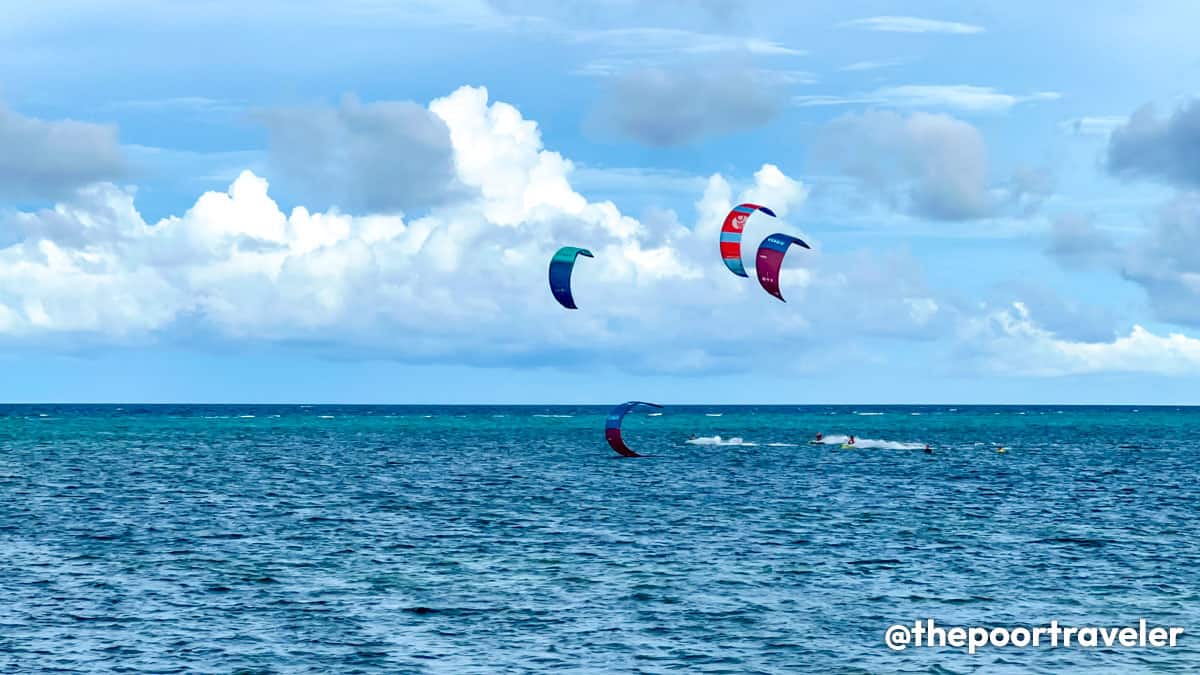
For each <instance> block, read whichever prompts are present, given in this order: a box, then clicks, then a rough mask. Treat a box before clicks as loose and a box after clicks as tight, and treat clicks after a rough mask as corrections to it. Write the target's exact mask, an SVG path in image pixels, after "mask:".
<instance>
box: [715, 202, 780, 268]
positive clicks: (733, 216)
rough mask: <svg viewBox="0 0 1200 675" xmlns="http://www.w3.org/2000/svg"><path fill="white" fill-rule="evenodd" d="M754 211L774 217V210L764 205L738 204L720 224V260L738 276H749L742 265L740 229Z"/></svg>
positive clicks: (744, 225) (743, 227)
mask: <svg viewBox="0 0 1200 675" xmlns="http://www.w3.org/2000/svg"><path fill="white" fill-rule="evenodd" d="M755 211H762V212H763V213H765V214H767V215H768V216H771V217H772V218H774V217H775V212H774V211H772V210H771V209H768V208H767V207H765V206H759V205H758V204H749V203H747V204H738V205H737V206H735V207H733V210H731V211H730V212H729V215H727V216H725V223H724V224H722V225H721V260H723V261H725V266H726V267H728V268H729V271H730V272H733V273H734V274H736V275H738V276H739V277H748V276H750V275H749V274H746V268H745V266H743V265H742V230H744V229H746V220H747V219H749V218H750V214H752V213H754V212H755Z"/></svg>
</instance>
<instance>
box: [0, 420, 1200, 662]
mask: <svg viewBox="0 0 1200 675" xmlns="http://www.w3.org/2000/svg"><path fill="white" fill-rule="evenodd" d="M606 412H607V408H599V407H345V406H313V407H298V406H154V407H139V406H119V407H118V406H49V405H43V406H36V405H34V406H0V571H2V574H3V576H2V577H0V579H2V581H0V609H2V610H3V611H0V670H3V671H4V672H31V671H39V670H73V671H97V670H101V671H103V670H127V671H153V672H185V671H186V672H222V673H224V672H234V671H242V672H439V673H441V672H444V673H475V672H478V673H507V672H513V673H517V672H530V671H539V670H552V671H555V672H602V671H618V672H688V673H692V672H711V673H718V672H721V673H743V672H761V673H779V672H814V671H824V672H839V673H841V672H859V673H879V672H912V673H973V672H981V673H994V672H995V673H1006V672H1013V673H1017V672H1022V673H1023V672H1042V673H1067V672H1084V671H1087V672H1090V673H1127V672H1197V671H1200V637H1198V636H1197V635H1196V633H1197V632H1200V536H1198V535H1200V528H1198V527H1197V518H1196V516H1197V509H1198V506H1200V499H1198V498H1200V471H1198V470H1197V460H1198V459H1200V451H1198V448H1200V425H1198V424H1197V422H1200V409H1193V408H1182V409H1179V408H1142V409H1133V408H1066V407H1029V408H1023V407H995V408H993V407H967V406H958V407H953V406H937V407H865V406H863V407H853V406H835V407H821V406H809V407H795V406H786V407H697V406H689V407H672V406H668V408H667V409H666V411H665V414H663V415H661V416H655V417H651V416H647V415H644V414H637V415H631V416H630V417H629V418H628V419H627V421H626V424H625V438H626V440H627V441H628V442H629V444H630V445H631V446H632V447H633V448H635V449H637V450H639V451H641V452H643V453H646V454H651V455H653V457H648V458H643V459H618V458H616V456H615V454H614V453H613V452H612V451H611V450H610V449H609V448H608V447H607V446H606V445H605V443H604V440H603V426H604V415H605V413H606ZM816 431H823V432H825V433H827V434H846V433H853V434H855V435H857V436H858V438H859V443H860V444H863V445H864V446H869V445H874V446H876V447H871V448H868V447H864V448H862V449H859V450H854V451H842V450H840V449H837V448H836V446H812V445H808V444H807V443H806V441H807V440H808V439H809V438H810V437H811V435H812V434H813V433H814V432H816ZM693 435H694V436H696V437H697V438H696V439H694V440H695V441H697V442H698V443H699V444H698V443H697V442H692V443H689V442H688V440H689V437H690V436H693ZM716 436H720V437H721V443H722V444H720V445H718V444H716V439H715V437H716ZM734 437H736V438H740V439H741V441H740V442H734V443H730V442H729V439H730V438H734ZM924 443H930V444H932V446H933V447H934V449H935V452H934V453H933V454H932V455H927V454H925V453H924V452H921V451H920V450H906V449H888V448H902V447H920V446H921V445H923V444H924ZM906 444H913V445H906ZM999 445H1002V446H1005V447H1007V448H1008V452H1007V453H1006V454H999V453H997V452H996V447H997V446H999ZM924 618H933V619H935V620H936V621H937V622H938V623H939V624H940V625H943V626H955V625H959V626H971V625H983V626H1009V625H1013V626H1015V625H1030V624H1044V623H1047V622H1049V621H1050V620H1052V619H1056V620H1058V621H1059V622H1061V623H1063V624H1070V625H1077V626H1082V625H1091V624H1097V625H1101V626H1123V625H1136V623H1137V620H1138V619H1140V618H1146V619H1147V620H1149V621H1150V623H1151V624H1157V625H1176V626H1182V627H1184V628H1185V629H1186V631H1187V632H1186V633H1185V634H1184V636H1183V638H1182V639H1181V640H1180V642H1179V646H1178V647H1176V648H1174V649H1158V650H1155V649H1138V648H1122V647H1115V648H1111V649H1105V648H1096V649H1062V648H1060V649H1050V648H1046V647H1043V648H1040V649H1016V648H984V649H983V650H982V651H981V652H980V653H978V654H975V655H973V656H972V655H968V654H966V653H965V650H962V649H954V648H941V649H917V648H910V649H908V650H905V651H902V652H894V651H891V650H888V649H887V648H886V647H885V646H884V644H883V633H884V630H885V629H886V628H887V627H888V626H889V625H891V624H893V623H905V622H906V623H909V624H911V622H912V621H913V620H915V619H924Z"/></svg>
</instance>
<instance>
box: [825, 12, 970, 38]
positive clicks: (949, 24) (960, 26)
mask: <svg viewBox="0 0 1200 675" xmlns="http://www.w3.org/2000/svg"><path fill="white" fill-rule="evenodd" d="M842 25H843V26H847V27H850V28H861V29H864V30H873V31H882V32H887V33H951V34H955V35H968V34H972V33H982V32H983V31H984V28H983V26H976V25H974V24H969V23H959V22H957V21H938V20H936V19H921V18H918V17H915V16H873V17H869V18H866V19H854V20H853V21H847V22H846V23H844V24H842Z"/></svg>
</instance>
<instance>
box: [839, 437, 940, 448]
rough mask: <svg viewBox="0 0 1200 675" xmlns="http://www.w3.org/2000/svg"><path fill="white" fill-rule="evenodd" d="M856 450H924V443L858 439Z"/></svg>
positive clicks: (855, 445)
mask: <svg viewBox="0 0 1200 675" xmlns="http://www.w3.org/2000/svg"><path fill="white" fill-rule="evenodd" d="M854 447H856V448H868V449H871V450H923V449H924V448H925V444H924V443H902V442H900V441H885V440H882V439H877V438H858V439H855V441H854Z"/></svg>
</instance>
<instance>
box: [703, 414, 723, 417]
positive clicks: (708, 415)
mask: <svg viewBox="0 0 1200 675" xmlns="http://www.w3.org/2000/svg"><path fill="white" fill-rule="evenodd" d="M724 414H725V413H704V416H705V417H720V416H721V415H724Z"/></svg>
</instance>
